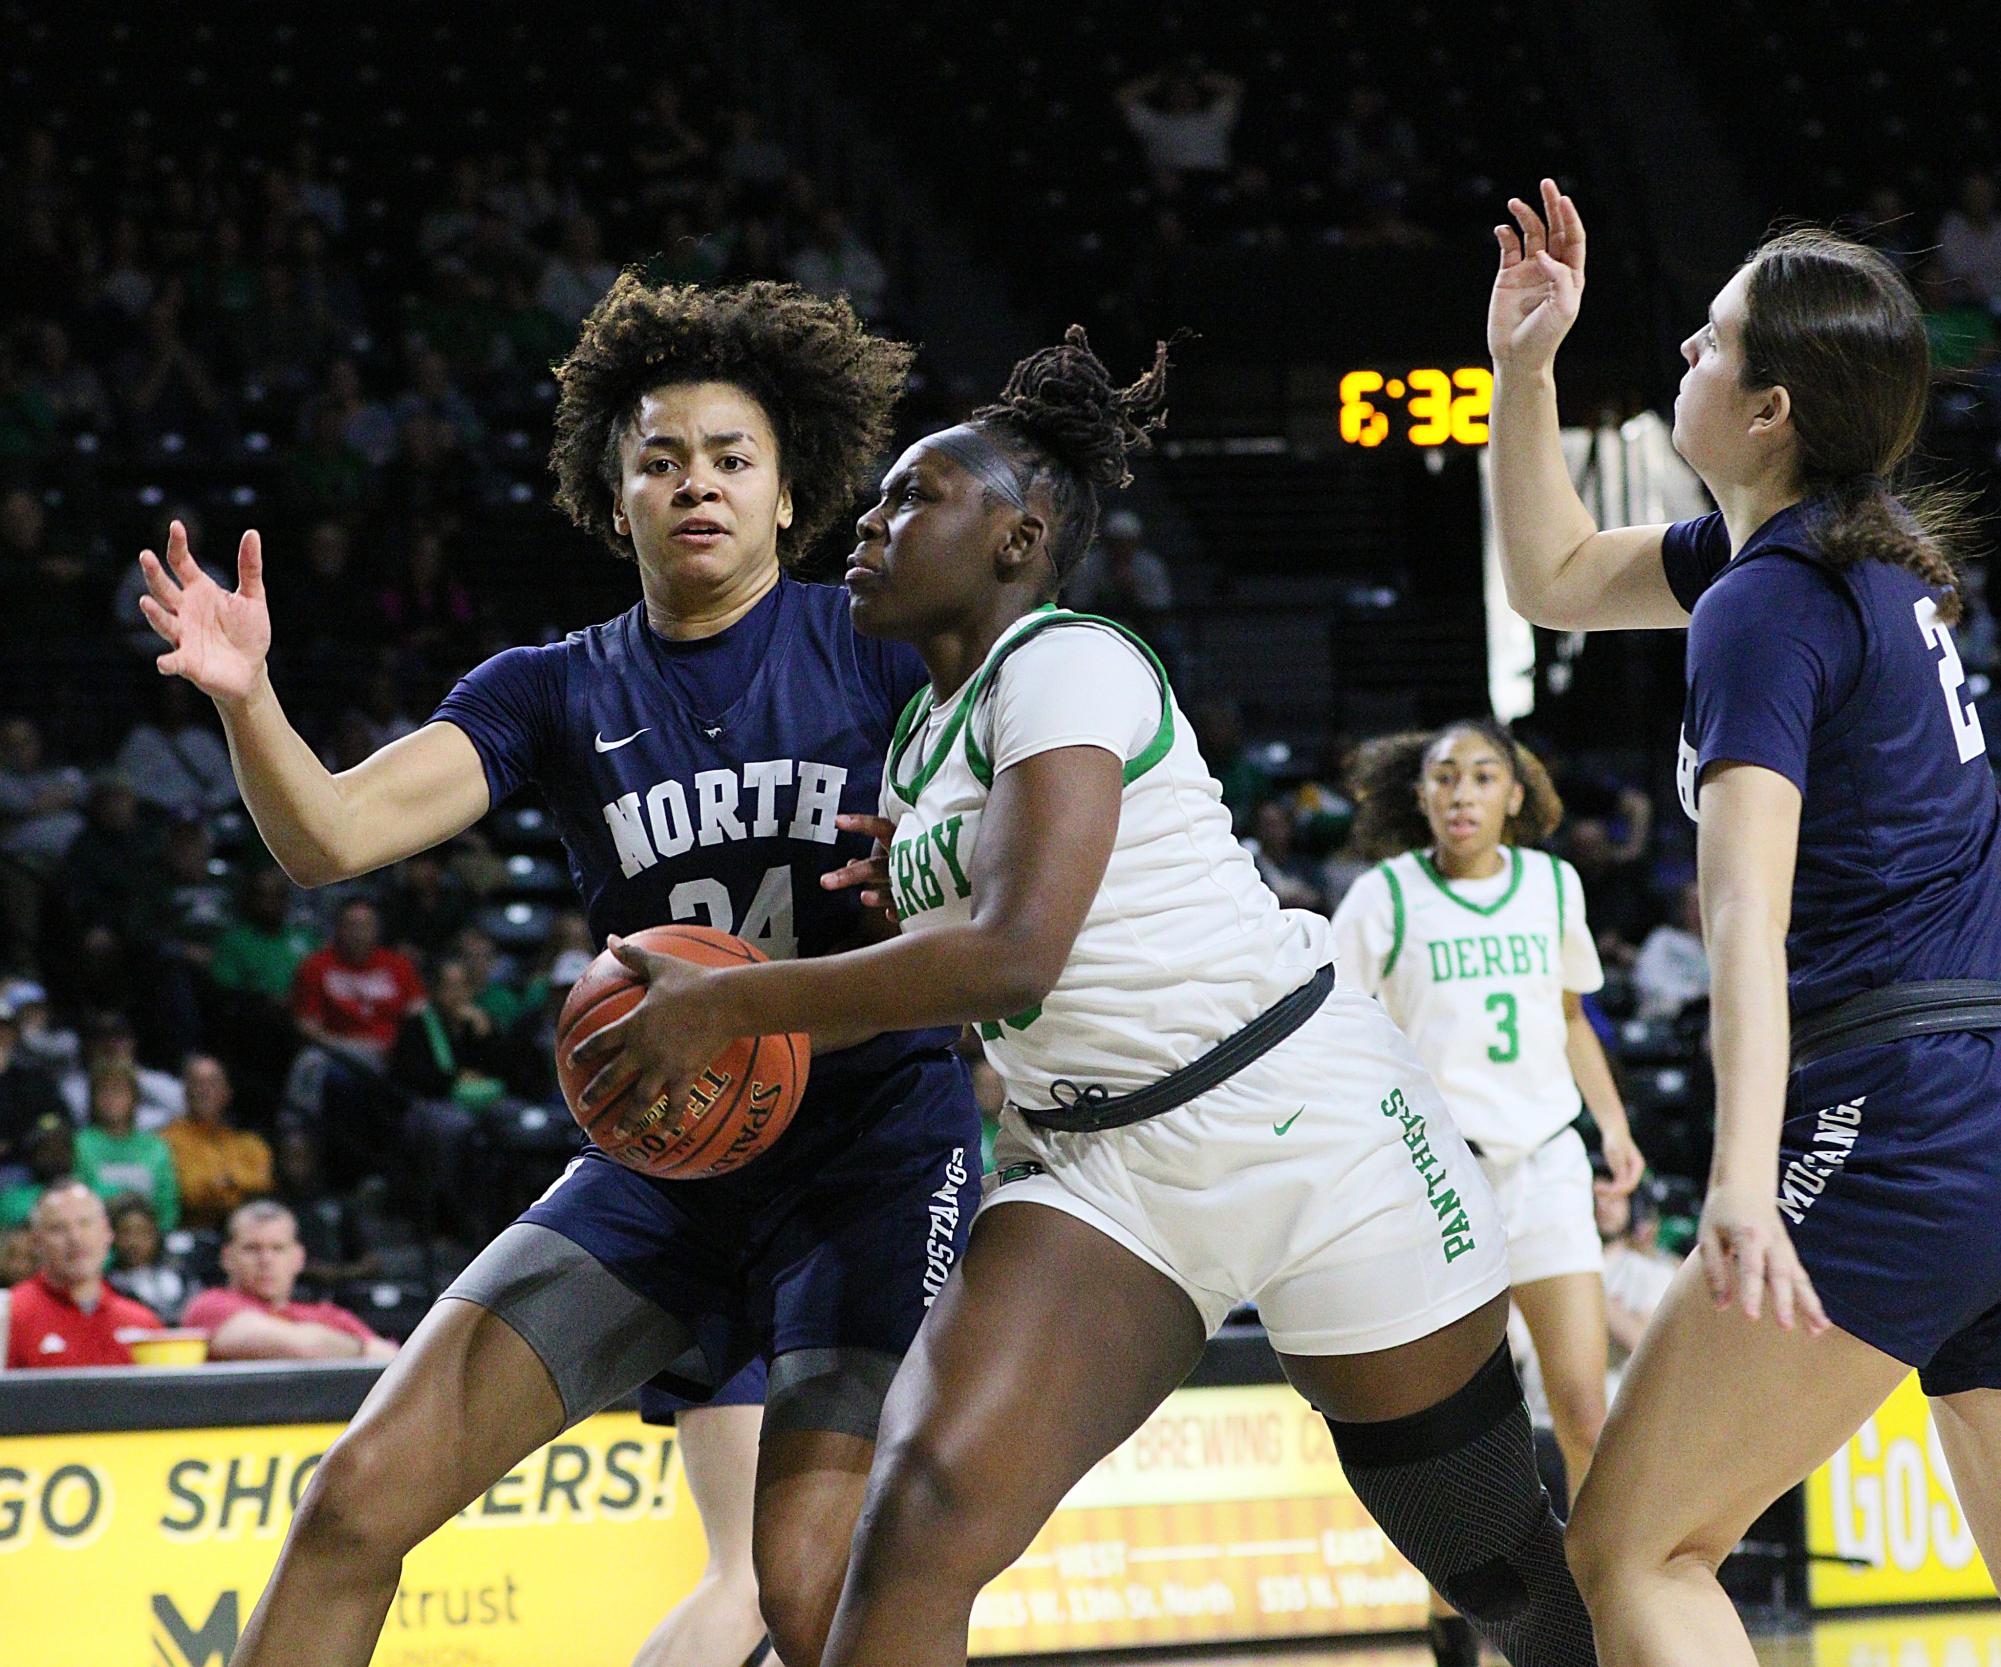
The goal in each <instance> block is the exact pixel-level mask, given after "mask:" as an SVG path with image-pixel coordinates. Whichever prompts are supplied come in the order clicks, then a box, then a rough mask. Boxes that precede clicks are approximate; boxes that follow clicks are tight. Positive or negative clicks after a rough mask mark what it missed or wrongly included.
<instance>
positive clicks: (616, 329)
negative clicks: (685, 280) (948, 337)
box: [549, 267, 913, 564]
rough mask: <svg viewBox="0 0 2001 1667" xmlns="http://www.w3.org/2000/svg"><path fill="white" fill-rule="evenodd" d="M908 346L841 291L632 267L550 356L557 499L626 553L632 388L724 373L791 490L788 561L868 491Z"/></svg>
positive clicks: (784, 545)
mask: <svg viewBox="0 0 2001 1667" xmlns="http://www.w3.org/2000/svg"><path fill="white" fill-rule="evenodd" d="M912 356H913V350H912V349H911V348H910V347H908V346H907V345H905V344H904V343H902V342H897V341H889V340H887V339H885V338H884V337H881V336H872V335H870V334H869V333H868V331H867V330H866V329H864V328H863V325H862V322H861V320H860V319H859V318H857V317H856V316H855V312H854V309H853V308H852V307H850V306H849V305H848V303H847V302H846V301H844V300H839V299H834V300H829V299H827V298H825V297H823V296H818V295H814V294H812V293H810V292H809V291H806V290H803V289H801V288H799V286H798V285H796V284H781V283H771V282H764V281H760V282H757V283H748V284H740V285H734V286H731V287H729V288H715V289H711V288H704V287H703V286H701V285H699V284H662V285H659V286H657V287H656V286H654V285H650V284H648V283H647V282H646V281H645V279H644V278H643V277H642V276H641V275H640V271H639V269H638V268H636V267H635V268H629V269H628V270H626V271H625V272H623V273H621V274H620V275H619V278H618V281H617V282H616V283H614V284H613V285H612V286H611V288H610V289H609V290H607V291H606V292H605V297H604V299H603V300H602V301H600V302H599V303H598V304H597V305H596V306H595V307H593V308H592V309H591V311H590V315H589V316H588V317H587V318H586V319H585V320H584V324H583V333H582V334H581V335H580V336H579V337H578V338H577V345H576V346H575V347H574V348H572V349H571V351H570V355H569V357H568V358H567V359H565V360H563V362H562V363H561V364H559V365H557V366H556V381H557V384H558V386H559V387H560V388H561V390H562V393H561V397H560V398H559V399H558V400H557V402H556V425H555V426H556V435H555V441H554V443H553V444H552V445H551V447H550V449H549V467H550V469H551V471H552V472H553V473H554V474H555V476H556V507H557V508H558V509H560V510H562V511H563V512H564V514H566V515H568V516H569V518H570V519H571V520H572V521H573V522H575V523H576V525H577V526H579V527H581V528H582V529H583V530H584V531H585V532H591V533H596V534H597V536H598V537H599V538H601V539H603V540H604V542H605V543H606V544H607V545H608V546H610V548H611V550H612V552H613V553H614V554H615V555H619V556H623V557H625V558H627V559H628V560H629V559H631V558H632V556H633V553H634V552H633V547H632V540H631V539H630V538H628V537H626V536H625V535H624V534H622V533H620V532H619V531H618V529H617V528H616V527H614V526H613V525H612V519H611V513H612V496H613V494H614V493H615V492H616V491H617V490H618V486H619V480H620V469H619V445H620V442H622V441H623V440H624V438H625V434H626V430H627V427H628V425H629V424H630V423H631V422H632V419H633V416H634V415H635V413H636V412H637V410H638V406H639V401H640V399H641V398H642V397H643V396H644V395H645V394H646V393H647V392H648V391H649V390H650V389H653V388H658V387H661V386H662V385H664V384H668V383H677V382H682V383H685V382H728V383H732V384H734V385H735V386H737V387H739V388H741V389H743V390H744V392H745V393H747V394H749V395H750V396H751V398H753V399H755V400H756V401H757V402H758V404H759V405H761V406H762V407H763V408H764V412H765V415H766V416H767V417H768V418H769V419H770V421H771V427H772V432H773V434H774V435H776V437H777V440H778V467H779V474H780V476H781V478H782V479H783V480H784V482H785V484H786V485H787V486H788V487H789V488H790V489H791V492H792V525H791V526H789V527H785V528H782V529H780V531H779V534H778V554H779V558H780V559H781V560H782V561H785V562H786V563H788V564H792V563H796V562H797V561H798V560H800V558H802V557H803V556H804V555H806V554H807V553H808V552H809V551H811V549H812V548H813V545H814V542H815V541H816V540H817V539H818V538H819V537H820V536H821V534H823V533H825V532H826V531H827V530H828V529H829V528H830V527H832V526H833V525H834V523H835V522H837V521H839V520H840V519H841V517H842V516H844V515H845V514H846V513H847V512H848V511H849V510H850V509H851V508H852V507H853V506H854V504H855V502H856V500H857V499H858V498H859V497H860V496H861V494H862V493H863V491H864V490H865V488H866V484H867V480H868V473H869V470H870V468H871V466H872V465H873V463H874V461H875V459H876V458H877V456H878V455H879V454H880V453H881V451H882V449H883V447H884V445H885V444H886V443H887V441H888V439H889V433H890V414H891V412H892V411H893V410H894V409H895V406H896V402H897V400H898V399H899V398H900V397H901V396H902V393H903V388H904V384H905V382H906V381H907V379H908V377H909V374H910V361H911V358H912Z"/></svg>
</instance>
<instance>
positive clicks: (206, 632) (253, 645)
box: [139, 521, 271, 701]
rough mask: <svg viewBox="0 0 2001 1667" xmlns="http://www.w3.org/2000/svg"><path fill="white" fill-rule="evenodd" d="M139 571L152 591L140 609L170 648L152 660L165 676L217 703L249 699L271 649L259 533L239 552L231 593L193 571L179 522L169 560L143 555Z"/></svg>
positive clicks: (246, 537) (174, 527)
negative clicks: (184, 682) (183, 680)
mask: <svg viewBox="0 0 2001 1667" xmlns="http://www.w3.org/2000/svg"><path fill="white" fill-rule="evenodd" d="M139 571H140V572H141V573H143V574H144V575H145V578H146V591H147V594H146V595H144V596H142V597H140V598H139V611H140V612H141V613H142V614H144V615H145V616H146V623H147V624H148V625H150V626H152V627H153V629H154V631H155V632H157V633H158V634H159V636H160V637H161V638H162V639H163V640H164V641H165V642H166V644H167V652H166V653H165V654H162V655H161V656H160V657H159V659H157V660H156V661H155V662H154V664H155V665H157V666H158V667H159V668H160V673H161V675H162V676H165V677H185V678H186V679H187V680H188V681H189V682H190V683H192V684H194V686H195V687H196V688H198V689H200V690H201V692H202V693H203V694H205V695H208V696H210V697H211V698H212V699H215V700H219V701H240V700H244V699H247V698H248V697H249V695H250V693H251V691H252V690H253V689H255V688H256V686H257V680H258V679H259V678H260V677H261V676H262V675H263V672H264V658H265V656H266V655H267V654H268V653H269V652H270V649H271V610H270V609H269V607H267V606H266V604H265V600H264V545H263V541H262V540H261V539H260V538H259V537H258V536H257V533H256V531H255V529H252V530H251V531H249V532H246V533H245V534H244V535H243V542H242V543H241V544H240V545H238V546H237V550H236V589H235V590H233V591H229V590H224V589H223V588H222V586H220V585H219V584H217V583H216V582H215V581H214V580H213V579H211V578H210V577H209V576H208V575H207V574H206V573H204V572H203V571H202V570H201V568H200V567H199V566H197V565H196V563H195V558H194V555H193V553H192V552H191V551H190V550H189V549H188V529H187V528H186V527H184V526H183V525H182V524H181V523H180V522H179V521H176V522H174V523H173V525H172V526H171V527H170V528H169V529H168V532H167V556H166V560H165V561H164V562H163V561H162V560H161V559H160V558H159V557H158V556H156V555H154V554H153V552H152V551H151V550H142V551H140V552H139Z"/></svg>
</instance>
